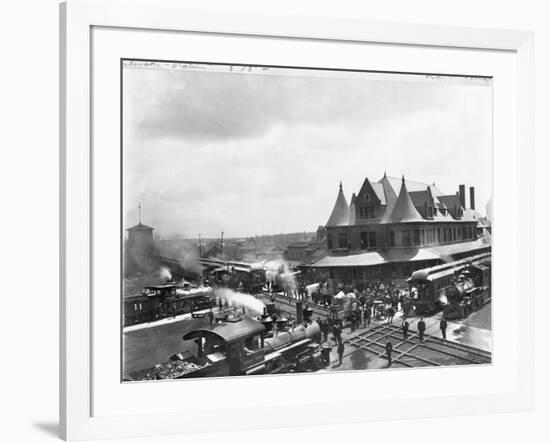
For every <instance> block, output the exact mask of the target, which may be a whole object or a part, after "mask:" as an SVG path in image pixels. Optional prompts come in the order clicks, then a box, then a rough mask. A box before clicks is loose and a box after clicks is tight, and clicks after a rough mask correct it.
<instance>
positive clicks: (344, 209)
mask: <svg viewBox="0 0 550 442" xmlns="http://www.w3.org/2000/svg"><path fill="white" fill-rule="evenodd" d="M349 216H350V209H349V206H348V202H347V200H346V197H345V196H344V191H343V190H342V183H340V190H339V191H338V196H337V197H336V203H335V204H334V208H333V209H332V213H331V214H330V217H329V219H328V221H327V224H326V225H327V227H329V226H331V227H334V226H347V225H348V224H349Z"/></svg>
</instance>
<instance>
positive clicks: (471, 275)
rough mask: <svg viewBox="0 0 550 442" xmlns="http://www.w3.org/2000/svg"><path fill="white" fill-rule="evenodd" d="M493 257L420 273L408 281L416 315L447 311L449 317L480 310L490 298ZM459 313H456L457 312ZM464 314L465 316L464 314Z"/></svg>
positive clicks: (413, 275)
mask: <svg viewBox="0 0 550 442" xmlns="http://www.w3.org/2000/svg"><path fill="white" fill-rule="evenodd" d="M490 265H491V254H490V253H482V254H479V255H475V256H471V257H469V258H464V259H461V260H459V261H453V262H449V263H445V264H441V265H437V266H434V267H428V268H425V269H422V270H417V271H416V272H414V273H413V274H412V275H411V277H410V278H409V279H408V280H407V282H408V283H409V287H410V292H411V298H412V299H411V302H412V304H413V306H414V309H415V311H416V314H420V315H427V314H431V313H435V312H436V311H439V310H442V309H443V308H444V307H445V308H446V310H447V312H448V314H449V318H451V317H453V316H456V315H458V310H459V309H458V307H457V306H458V305H460V304H461V303H462V304H463V305H465V306H467V307H466V308H464V309H462V310H463V311H464V313H463V314H465V315H467V314H469V312H471V311H473V310H475V309H477V308H479V307H480V306H481V305H482V304H483V303H485V302H487V301H488V299H489V297H490V275H491V269H490ZM455 310H456V311H455ZM461 315H462V313H461Z"/></svg>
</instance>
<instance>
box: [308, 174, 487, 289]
mask: <svg viewBox="0 0 550 442" xmlns="http://www.w3.org/2000/svg"><path fill="white" fill-rule="evenodd" d="M465 190H466V188H465V186H464V185H460V186H459V189H458V191H457V192H456V193H454V194H445V193H443V192H442V191H441V190H440V189H439V188H438V187H437V186H436V185H435V183H434V184H425V183H420V182H416V181H409V180H405V178H404V177H402V178H394V177H388V176H387V175H386V174H384V176H383V178H382V179H380V180H379V181H377V182H371V181H370V180H369V179H368V178H366V179H365V181H364V182H363V185H362V187H361V189H360V190H359V192H358V193H357V194H355V193H354V194H353V195H352V197H351V201H350V203H348V202H347V200H346V197H345V195H344V191H343V188H342V184H341V183H340V188H339V191H338V195H337V198H336V202H335V204H334V207H333V209H332V212H331V214H330V217H329V219H328V221H327V223H326V226H325V232H326V244H327V252H328V256H326V257H324V258H322V259H320V260H319V261H317V262H315V263H313V264H312V265H311V268H312V269H313V270H317V271H323V270H324V271H325V273H327V277H328V278H329V279H333V280H335V281H337V282H340V283H347V284H355V285H359V286H360V285H364V284H365V283H366V282H368V281H369V280H372V279H385V278H392V279H399V278H406V277H407V276H408V275H409V274H410V273H411V272H412V271H414V270H416V269H418V268H423V267H428V266H430V265H436V264H438V263H440V262H442V261H443V260H448V259H458V258H461V257H465V256H470V255H474V254H477V253H482V252H483V251H487V250H489V249H490V239H489V238H487V237H485V236H484V237H481V236H480V232H481V230H480V229H479V224H480V222H481V220H482V219H484V218H483V217H482V216H481V215H480V214H479V213H478V212H476V211H475V190H474V188H473V187H470V207H468V208H467V207H466V192H465Z"/></svg>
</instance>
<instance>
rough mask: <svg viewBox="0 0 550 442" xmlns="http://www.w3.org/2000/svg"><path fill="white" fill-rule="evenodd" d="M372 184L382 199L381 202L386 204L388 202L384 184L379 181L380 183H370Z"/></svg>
mask: <svg viewBox="0 0 550 442" xmlns="http://www.w3.org/2000/svg"><path fill="white" fill-rule="evenodd" d="M370 184H371V186H372V189H373V190H374V192H375V193H376V196H377V197H378V199H379V200H380V204H382V205H383V206H385V205H386V204H387V203H386V194H385V192H384V186H383V185H382V183H380V182H378V183H370Z"/></svg>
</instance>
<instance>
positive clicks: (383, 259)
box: [311, 239, 490, 268]
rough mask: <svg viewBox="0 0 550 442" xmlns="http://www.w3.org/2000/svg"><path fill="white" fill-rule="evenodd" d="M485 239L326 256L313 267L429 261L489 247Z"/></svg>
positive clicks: (363, 265) (364, 265)
mask: <svg viewBox="0 0 550 442" xmlns="http://www.w3.org/2000/svg"><path fill="white" fill-rule="evenodd" d="M489 247H490V244H488V243H487V242H486V241H485V240H483V239H478V240H476V241H467V242H461V243H455V244H445V245H440V246H435V247H423V248H419V247H414V248H412V247H411V248H400V249H397V248H396V249H390V250H388V251H380V252H364V253H356V254H353V255H343V256H325V257H324V258H322V259H320V260H319V261H317V262H315V263H313V264H312V265H311V267H315V268H328V267H370V266H375V265H381V264H387V263H391V262H413V261H429V260H435V259H441V260H445V259H446V258H447V257H449V256H453V255H457V254H459V253H468V252H473V251H477V250H480V251H481V250H482V249H484V248H489Z"/></svg>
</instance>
